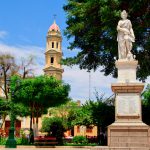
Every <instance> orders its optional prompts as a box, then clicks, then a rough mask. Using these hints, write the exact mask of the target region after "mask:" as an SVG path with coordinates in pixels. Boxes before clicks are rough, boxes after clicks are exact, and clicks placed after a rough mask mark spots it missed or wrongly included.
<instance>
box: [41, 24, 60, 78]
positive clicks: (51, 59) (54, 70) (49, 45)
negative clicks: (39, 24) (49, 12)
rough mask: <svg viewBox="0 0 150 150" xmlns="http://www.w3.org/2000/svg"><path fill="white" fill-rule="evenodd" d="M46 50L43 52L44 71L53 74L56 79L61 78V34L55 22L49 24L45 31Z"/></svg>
mask: <svg viewBox="0 0 150 150" xmlns="http://www.w3.org/2000/svg"><path fill="white" fill-rule="evenodd" d="M46 38H47V41H46V52H45V63H46V64H45V68H44V69H43V70H44V73H45V75H48V76H54V77H56V79H58V80H61V79H62V73H63V69H62V66H61V64H60V61H61V58H62V49H61V44H62V36H61V32H60V29H59V27H58V25H57V24H56V22H55V21H54V23H53V24H52V25H51V26H50V28H49V30H48V33H47V37H46Z"/></svg>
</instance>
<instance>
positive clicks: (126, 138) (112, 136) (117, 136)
mask: <svg viewBox="0 0 150 150" xmlns="http://www.w3.org/2000/svg"><path fill="white" fill-rule="evenodd" d="M149 143H150V139H149V126H148V125H146V124H144V123H143V122H137V123H135V122H134V123H123V122H115V123H113V124H111V125H110V126H108V146H109V147H116V148H117V147H118V148H121V147H126V148H129V147H130V148H134V147H136V148H137V147H138V148H140V147H141V149H143V148H144V147H145V148H147V147H149Z"/></svg>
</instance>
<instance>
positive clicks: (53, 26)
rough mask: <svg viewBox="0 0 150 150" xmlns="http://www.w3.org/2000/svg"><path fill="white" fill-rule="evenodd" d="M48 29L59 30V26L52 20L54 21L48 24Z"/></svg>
mask: <svg viewBox="0 0 150 150" xmlns="http://www.w3.org/2000/svg"><path fill="white" fill-rule="evenodd" d="M49 31H59V32H60V29H59V26H58V25H57V24H56V22H55V20H54V23H53V24H52V25H51V26H50V28H49Z"/></svg>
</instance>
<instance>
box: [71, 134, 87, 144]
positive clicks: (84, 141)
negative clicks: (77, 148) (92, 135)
mask: <svg viewBox="0 0 150 150" xmlns="http://www.w3.org/2000/svg"><path fill="white" fill-rule="evenodd" d="M72 141H73V143H76V144H87V143H88V140H87V138H86V137H85V136H75V137H73V139H72Z"/></svg>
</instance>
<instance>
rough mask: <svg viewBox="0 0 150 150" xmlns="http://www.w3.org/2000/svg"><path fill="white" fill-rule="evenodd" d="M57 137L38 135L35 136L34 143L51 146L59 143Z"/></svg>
mask: <svg viewBox="0 0 150 150" xmlns="http://www.w3.org/2000/svg"><path fill="white" fill-rule="evenodd" d="M57 144H58V142H57V139H56V137H50V136H37V137H35V138H34V145H35V146H49V145H57Z"/></svg>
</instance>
